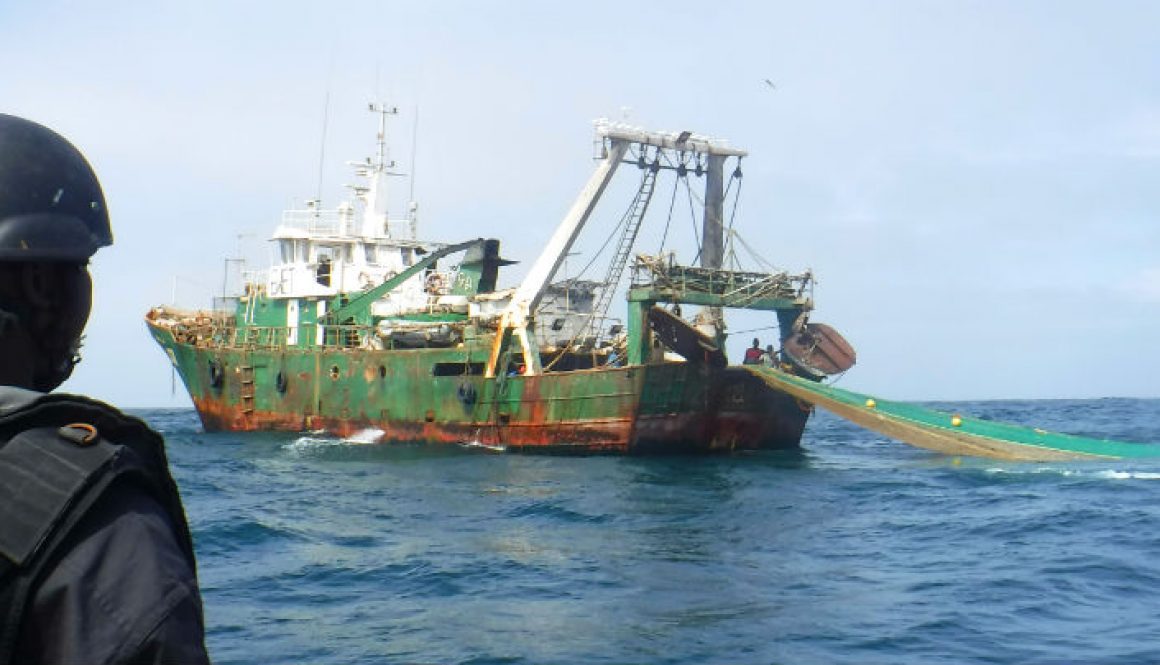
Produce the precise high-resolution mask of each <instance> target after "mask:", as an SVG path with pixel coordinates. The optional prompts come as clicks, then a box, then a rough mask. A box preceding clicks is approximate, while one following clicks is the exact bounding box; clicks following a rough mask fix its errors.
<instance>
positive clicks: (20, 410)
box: [0, 387, 196, 665]
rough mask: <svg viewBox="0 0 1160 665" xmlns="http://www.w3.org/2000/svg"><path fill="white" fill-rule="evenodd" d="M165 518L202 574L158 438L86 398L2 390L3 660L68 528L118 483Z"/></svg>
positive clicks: (0, 552)
mask: <svg viewBox="0 0 1160 665" xmlns="http://www.w3.org/2000/svg"><path fill="white" fill-rule="evenodd" d="M122 482H130V483H135V484H136V485H137V486H139V487H140V488H141V489H143V490H144V491H145V492H147V493H148V494H149V495H151V496H152V497H153V498H155V499H156V500H157V502H158V503H160V504H161V506H162V507H164V508H165V511H166V512H167V513H168V515H169V521H170V523H171V524H172V526H173V529H174V535H175V536H176V538H177V543H178V546H179V547H180V548H181V550H182V551H183V553H184V554H185V556H186V558H187V559H188V560H189V565H190V570H192V571H194V575H196V567H195V563H194V558H193V541H192V539H191V538H190V535H189V525H188V524H187V523H186V520H185V511H184V509H183V508H182V506H181V499H180V497H179V496H178V494H177V485H176V484H175V483H174V482H173V478H172V476H170V475H169V462H168V460H167V459H166V457H165V448H164V443H163V441H162V439H161V436H160V435H159V434H157V433H156V432H154V431H153V430H151V429H149V427H148V426H146V425H145V423H144V422H142V421H141V420H139V419H137V418H132V417H130V416H126V415H124V414H123V413H121V412H120V411H117V410H116V409H114V408H113V407H111V406H108V405H107V404H102V403H101V402H98V401H95V400H91V399H88V398H85V397H77V396H74V395H63V394H43V393H38V392H33V391H29V390H23V389H20V388H12V387H0V621H2V623H0V665H6V664H7V663H9V662H10V661H11V659H12V652H13V649H14V648H15V646H16V640H17V638H18V637H19V630H20V624H21V620H22V617H23V615H24V612H25V610H26V608H27V607H28V603H29V601H30V599H31V592H32V591H33V590H34V589H35V588H36V584H37V583H38V581H39V580H40V579H41V577H42V576H43V574H45V573H47V572H48V569H47V564H49V563H50V562H53V561H55V560H56V559H57V558H59V556H60V555H62V554H63V553H61V552H56V550H57V549H58V548H59V547H60V545H61V543H62V542H63V541H64V540H65V539H66V537H67V536H68V534H69V532H70V531H71V530H72V529H73V528H75V527H76V525H77V524H78V523H79V522H80V520H81V518H83V517H84V516H85V513H86V512H87V511H88V509H89V508H91V507H92V506H93V504H94V503H95V502H96V501H97V499H99V498H100V497H101V495H102V494H103V493H104V492H105V490H107V489H108V488H109V487H111V486H112V485H113V484H114V483H122Z"/></svg>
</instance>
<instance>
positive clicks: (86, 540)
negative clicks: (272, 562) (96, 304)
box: [0, 114, 209, 665]
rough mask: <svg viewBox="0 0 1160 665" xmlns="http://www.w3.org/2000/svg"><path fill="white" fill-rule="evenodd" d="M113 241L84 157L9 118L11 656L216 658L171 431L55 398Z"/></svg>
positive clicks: (4, 568)
mask: <svg viewBox="0 0 1160 665" xmlns="http://www.w3.org/2000/svg"><path fill="white" fill-rule="evenodd" d="M112 242H113V236H112V231H111V229H110V227H109V217H108V213H107V212H106V210H105V201H104V196H103V194H102V193H101V188H100V184H99V183H98V182H97V179H96V176H95V175H94V174H93V172H92V169H91V168H90V167H89V165H88V163H87V162H86V161H85V159H84V157H83V156H82V155H81V154H80V152H78V151H77V149H76V148H74V147H73V146H72V144H70V143H69V142H68V141H66V140H65V139H64V138H62V137H61V136H59V135H58V134H56V133H55V132H53V131H52V130H49V129H47V128H45V127H43V126H41V125H38V124H36V123H34V122H30V121H28V120H25V119H22V118H18V117H14V116H11V115H4V114H0V613H2V615H0V621H2V623H0V665H7V664H8V663H18V664H25V663H90V664H94V665H96V664H102V663H191V664H199V663H208V662H209V658H208V656H207V654H206V651H205V636H204V635H205V629H204V622H203V619H202V607H201V596H200V594H199V592H198V587H197V570H196V564H195V562H194V555H193V542H192V540H191V538H190V534H189V526H188V524H187V523H186V519H185V511H184V509H183V507H182V505H181V499H180V497H179V496H178V493H177V486H176V484H175V483H174V481H173V478H172V477H171V476H170V474H169V463H168V460H167V459H166V456H165V448H164V442H163V440H162V438H161V436H160V435H158V434H157V433H156V432H154V431H152V430H151V429H149V428H148V427H147V426H146V425H145V423H143V422H142V421H140V420H138V419H136V418H132V417H129V416H126V415H124V414H122V413H121V412H119V411H117V410H116V409H114V408H112V407H110V406H108V405H106V404H102V403H100V402H97V401H95V400H91V399H88V398H84V397H78V396H72V395H64V394H48V391H51V390H53V389H55V388H56V387H58V386H59V385H60V384H61V383H62V382H64V380H65V379H67V378H68V377H69V375H70V374H71V373H72V369H73V366H74V365H75V364H76V363H77V362H78V360H79V357H78V356H77V352H78V350H79V348H80V340H81V333H82V331H83V330H84V327H85V323H86V322H87V320H88V316H89V309H90V306H91V290H92V284H91V282H90V279H89V272H88V262H89V259H90V258H91V257H92V255H93V254H94V253H95V252H96V251H97V249H99V248H101V247H105V246H108V245H111V244H112Z"/></svg>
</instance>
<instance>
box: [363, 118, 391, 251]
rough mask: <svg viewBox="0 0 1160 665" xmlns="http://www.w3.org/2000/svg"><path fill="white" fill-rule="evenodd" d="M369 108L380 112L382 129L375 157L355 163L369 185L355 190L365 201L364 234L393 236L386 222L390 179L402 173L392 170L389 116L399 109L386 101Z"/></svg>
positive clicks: (378, 137)
mask: <svg viewBox="0 0 1160 665" xmlns="http://www.w3.org/2000/svg"><path fill="white" fill-rule="evenodd" d="M367 110H369V111H370V112H372V113H378V114H379V132H378V135H377V136H376V151H375V157H374V159H373V160H367V161H368V162H369V163H364V164H360V163H357V162H356V163H354V164H353V165H354V166H356V167H358V169H359V175H362V176H365V177H366V179H367V183H368V186H367V187H366V188H365V189H361V190H360V189H356V190H355V191H356V192H357V193H358V194H359V198H361V199H362V200H363V202H364V203H365V204H366V210H365V211H364V213H363V223H362V235H363V236H364V237H367V238H378V237H388V238H389V237H390V235H391V233H390V227H389V226H388V224H387V178H388V177H389V176H393V175H399V174H398V173H395V172H393V171H391V169H393V168H394V167H395V162H393V161H391V159H390V156H389V154H388V152H387V116H389V115H396V114H398V112H399V109H398V108H396V107H394V106H386V105H385V104H376V103H372V104H368V105H367Z"/></svg>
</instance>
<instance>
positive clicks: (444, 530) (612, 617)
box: [136, 399, 1160, 665]
mask: <svg viewBox="0 0 1160 665" xmlns="http://www.w3.org/2000/svg"><path fill="white" fill-rule="evenodd" d="M936 406H941V407H943V408H947V409H954V410H958V411H961V412H964V413H969V414H972V415H978V416H983V417H990V418H994V419H997V420H1007V421H1013V422H1019V423H1024V424H1031V425H1036V426H1040V427H1044V428H1046V429H1052V430H1056V431H1068V432H1073V433H1079V434H1086V435H1094V436H1099V437H1110V438H1122V439H1127V440H1135V441H1145V442H1156V443H1157V445H1160V400H1132V399H1102V400H1075V401H1071V400H1053V401H1003V402H995V401H989V402H972V403H956V404H943V405H936ZM136 413H137V415H139V416H142V417H144V418H145V419H147V420H148V421H149V422H150V423H152V424H153V425H154V426H155V427H157V428H158V429H160V430H161V431H163V432H164V433H165V435H166V437H167V439H168V445H169V454H170V460H171V463H172V465H173V467H174V471H175V475H176V477H177V479H178V482H179V484H180V486H181V489H182V492H183V496H184V498H185V503H186V509H187V511H188V513H189V517H190V521H191V526H192V528H193V532H194V538H195V541H196V545H197V554H198V558H199V565H200V577H201V585H202V593H203V596H204V601H205V612H206V621H207V631H208V636H207V640H208V644H209V648H210V651H211V655H212V657H213V658H214V660H215V662H216V663H219V664H222V665H225V664H229V663H247V664H259V663H271V664H274V663H277V664H279V665H281V664H285V663H424V664H426V663H430V664H434V663H473V664H483V663H512V664H515V663H519V664H524V663H527V664H533V663H534V664H555V663H561V664H564V663H568V664H571V663H585V664H588V663H616V664H627V663H648V664H652V663H674V664H676V663H681V664H690V665H692V664H697V665H700V664H705V663H791V664H814V663H858V664H860V665H864V664H868V663H883V664H891V665H899V664H905V663H915V664H923V665H929V664H931V663H955V664H961V663H1125V664H1131V665H1139V664H1141V663H1160V597H1158V594H1160V461H1148V462H1114V463H1106V462H1087V463H1067V464H1063V463H1050V464H1044V463H1011V462H996V461H991V460H979V459H971V458H955V457H948V456H943V455H937V454H934V453H930V452H926V451H922V450H918V449H914V448H910V447H908V446H905V445H903V444H900V443H895V442H892V441H890V440H888V439H885V438H882V437H880V436H878V435H876V434H872V433H869V432H866V431H864V430H861V429H859V428H857V427H856V426H853V425H849V424H847V423H845V422H844V421H841V420H839V419H837V418H835V417H833V416H829V415H827V414H825V413H818V414H816V415H815V416H814V418H813V419H811V421H810V423H809V425H808V427H807V430H806V435H805V438H804V440H803V442H802V449H801V450H800V451H792V452H779V453H759V454H737V455H730V456H719V457H667V458H621V457H579V458H569V457H535V456H517V455H509V454H498V453H495V452H492V451H488V450H481V449H478V448H476V449H472V448H466V447H465V448H459V447H451V448H446V447H430V446H419V445H416V446H401V447H387V446H380V445H374V444H371V443H368V441H371V440H373V438H374V434H375V433H374V432H367V433H365V434H364V435H362V436H356V437H353V438H352V439H348V440H342V439H334V438H328V437H325V436H319V435H306V434H297V433H294V434H257V435H252V434H247V435H239V434H206V433H204V432H202V431H201V428H200V425H199V423H198V421H197V417H196V415H195V414H194V412H193V411H191V410H142V411H137V412H136Z"/></svg>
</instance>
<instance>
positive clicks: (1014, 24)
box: [0, 0, 1160, 407]
mask: <svg viewBox="0 0 1160 665" xmlns="http://www.w3.org/2000/svg"><path fill="white" fill-rule="evenodd" d="M1157 25H1160V4H1157V3H1153V2H1122V1H1116V0H1112V1H1109V2H1100V3H1093V2H1067V1H1043V2H1029V1H1017V0H1016V1H1010V2H982V1H948V2H937V1H933V0H922V1H896V0H884V1H882V2H873V3H871V2H855V1H849V2H845V1H834V2H826V1H821V2H809V3H802V2H782V1H769V2H728V1H724V2H717V3H704V2H696V3H694V2H685V1H683V0H669V1H666V2H664V3H648V2H639V3H624V2H607V1H603V0H594V1H588V2H583V3H579V2H577V3H546V2H530V1H529V2H504V3H498V2H470V3H469V2H387V1H380V2H371V1H364V2H344V1H338V2H325V3H323V2H316V3H309V2H302V1H298V0H279V1H277V2H274V1H263V0H257V1H253V2H245V3H240V2H225V1H221V0H205V1H203V2H197V3H190V2H184V3H177V2H166V1H161V2H149V3H146V2H131V1H124V2H107V3H68V2H61V1H56V0H41V1H40V2H36V3H11V2H10V3H2V4H0V62H4V63H5V65H6V66H5V68H4V72H3V73H2V74H0V111H2V112H6V113H13V114H16V115H22V116H25V117H28V118H31V119H34V120H37V121H38V122H41V123H43V124H46V125H48V126H50V127H52V128H54V129H56V130H57V131H59V132H61V133H62V134H64V135H65V136H66V137H68V138H69V139H70V140H71V141H72V142H73V143H75V144H76V145H77V146H78V147H79V148H80V149H81V150H82V151H83V152H84V153H85V154H86V156H87V157H88V159H89V160H90V162H91V163H92V164H93V166H94V167H95V168H96V170H97V172H98V175H99V177H100V179H101V181H102V184H103V186H104V188H105V194H106V197H107V199H108V205H109V208H110V210H111V213H112V215H113V223H114V232H115V236H116V243H115V245H114V246H113V247H111V248H107V249H104V250H102V251H101V252H100V253H99V254H98V255H97V256H96V257H95V258H94V261H93V266H92V269H93V275H94V281H95V284H96V286H95V294H94V299H95V311H94V313H93V316H92V318H91V319H90V323H89V328H88V336H87V339H86V346H85V354H84V356H85V360H84V362H82V364H81V365H80V366H79V367H78V369H77V371H76V373H75V374H74V376H73V378H72V379H70V380H69V382H68V383H66V384H65V386H64V387H63V389H64V390H68V391H72V392H79V393H84V394H89V395H92V396H95V397H97V398H100V399H104V400H107V401H110V402H112V403H115V404H117V405H120V406H123V407H161V406H187V405H189V400H188V397H187V396H186V395H185V394H184V392H183V391H182V388H181V386H180V383H179V382H178V384H177V386H176V390H174V387H173V377H172V373H171V370H170V366H169V363H168V361H167V359H166V357H165V355H164V353H163V352H162V351H161V350H160V349H159V348H157V347H156V346H155V345H154V344H153V342H152V340H151V339H150V337H149V336H148V334H147V332H146V329H145V325H144V323H143V316H144V314H145V313H146V312H147V311H148V309H149V308H150V307H152V306H154V305H162V304H169V303H171V302H173V301H174V300H175V299H176V302H177V303H178V304H180V305H184V306H188V307H205V306H207V305H208V304H209V301H210V298H211V297H212V294H213V293H215V292H220V290H221V284H222V280H223V270H224V265H225V264H224V260H225V259H226V258H228V257H237V256H244V257H246V258H247V259H248V262H247V266H248V267H250V268H255V269H256V268H260V267H263V266H264V265H265V263H266V261H267V259H268V247H267V244H266V242H265V240H266V238H267V237H268V236H269V234H270V233H271V232H272V231H273V229H274V226H275V225H276V224H277V222H278V219H279V216H280V214H281V211H282V210H283V209H285V208H287V207H291V206H292V205H293V204H294V203H295V202H298V203H301V202H302V201H304V200H306V199H309V198H313V197H315V196H317V195H319V194H321V197H322V199H323V202H324V204H325V205H327V206H328V207H331V206H333V205H334V204H336V203H337V202H338V201H339V200H341V199H342V198H344V196H345V195H344V191H343V188H342V185H343V184H344V183H349V182H352V179H351V178H350V177H349V176H348V172H349V171H348V169H347V167H346V166H345V165H344V164H345V162H346V161H347V160H354V159H362V158H363V157H366V156H369V155H370V154H371V151H372V148H373V138H374V131H375V122H376V121H375V118H374V116H372V115H371V114H369V113H367V112H366V110H365V109H366V104H367V102H369V101H373V100H382V101H385V102H387V103H389V104H392V105H395V106H397V107H398V108H399V115H398V116H396V117H395V118H394V119H393V120H392V124H391V127H390V131H391V133H392V136H393V141H392V148H393V155H394V156H395V158H396V159H397V161H398V162H399V166H400V169H401V170H404V171H407V172H413V176H414V182H413V183H411V182H409V181H406V180H402V179H400V180H399V181H398V182H397V183H396V186H395V187H394V189H393V191H392V204H391V208H392V212H394V213H395V214H396V215H398V216H401V215H402V214H403V212H404V206H405V202H406V200H407V198H408V195H409V190H410V187H412V186H413V188H414V194H415V198H416V200H417V201H418V202H419V206H420V208H419V210H420V234H421V236H423V237H424V238H427V239H432V240H444V241H448V242H453V241H460V240H463V239H467V238H472V237H477V236H479V235H481V234H483V235H488V236H493V237H497V238H500V239H501V240H502V241H503V253H504V254H505V255H506V256H507V257H508V258H512V259H516V260H519V261H521V264H520V265H518V266H515V267H514V268H513V269H511V270H510V271H509V272H507V273H506V275H507V278H506V280H505V283H507V284H509V285H514V284H515V283H516V281H517V280H518V279H519V277H520V276H521V274H522V272H521V271H522V270H526V268H527V266H528V265H530V264H531V263H532V261H533V260H534V259H535V257H536V255H537V253H538V251H539V249H540V248H542V247H543V244H544V243H545V242H546V240H547V239H548V237H549V236H550V235H551V233H552V231H553V229H554V228H555V226H556V224H557V223H558V222H559V220H560V219H561V218H562V217H563V215H564V213H565V212H566V211H567V209H568V207H569V206H570V205H571V202H572V200H573V199H574V197H575V196H576V194H577V193H578V192H579V190H580V187H581V186H582V184H583V183H584V181H585V180H586V178H587V177H588V174H589V173H590V172H591V169H592V168H593V165H594V162H593V161H592V154H593V144H592V140H593V138H592V137H593V133H592V121H593V120H594V119H596V118H599V117H610V118H615V119H624V120H626V121H627V122H631V123H634V124H637V125H641V126H645V127H648V128H651V129H663V130H674V131H679V130H686V129H688V130H692V131H695V132H698V133H702V134H708V135H712V136H715V137H723V138H726V139H728V140H729V142H730V144H731V145H734V146H737V147H742V148H745V149H746V150H748V151H749V157H747V158H746V159H745V160H744V161H743V163H742V168H743V173H744V176H743V179H742V181H741V183H742V184H741V187H740V190H741V196H740V199H739V201H738V202H737V203H736V206H735V209H736V218H735V219H736V222H735V228H736V229H737V230H738V232H739V233H740V235H741V236H742V237H743V238H744V239H745V241H746V242H747V243H748V244H749V245H751V246H752V247H754V248H755V249H756V250H757V251H758V252H759V253H760V254H761V255H762V256H763V257H764V258H765V259H767V260H768V261H770V262H771V263H773V264H775V265H777V266H780V267H783V268H785V269H788V270H790V271H794V272H800V271H803V270H805V269H810V270H812V271H813V272H814V274H815V275H816V276H817V290H816V293H815V300H816V304H817V309H816V312H815V314H814V315H813V320H815V321H824V322H826V323H829V324H830V325H832V326H834V327H835V328H837V329H838V330H840V331H841V332H842V333H843V334H844V335H845V336H846V338H847V339H848V340H849V341H850V342H851V343H852V344H853V345H854V346H855V348H856V349H857V351H858V364H857V366H856V367H855V368H853V369H852V370H850V371H849V372H848V373H847V374H846V375H845V376H843V377H842V378H841V382H840V384H839V385H842V386H843V387H846V388H851V389H856V390H860V391H865V392H871V393H874V394H877V395H881V396H884V397H893V398H897V399H907V400H965V399H1015V398H1091V397H1107V396H1128V397H1160V354H1157V353H1155V348H1156V341H1157V340H1158V339H1160V188H1158V187H1157V181H1158V178H1157V176H1160V58H1158V57H1157V53H1160V37H1157V31H1156V29H1155V28H1156V26H1157ZM767 80H768V82H767ZM771 84H772V85H771ZM412 148H414V149H412ZM635 178H636V176H634V175H632V174H631V170H630V169H625V170H624V172H622V173H621V174H619V179H618V181H617V183H618V185H617V186H616V187H613V188H611V189H610V196H606V197H605V201H606V203H604V204H602V206H601V207H600V208H598V210H597V213H596V214H595V216H594V218H593V221H592V222H591V226H592V229H593V232H594V238H595V240H594V241H587V243H588V244H585V243H584V242H582V243H581V244H580V245H579V246H578V248H577V251H580V252H582V254H581V255H579V256H577V257H573V258H570V260H569V263H570V265H573V266H574V265H576V264H579V263H581V262H585V261H586V259H587V258H588V257H589V256H590V255H591V252H593V251H594V250H595V248H596V247H597V246H598V245H599V243H600V242H601V241H602V240H603V236H602V235H601V234H602V233H603V234H604V235H607V232H608V229H611V228H612V225H613V224H615V222H616V220H618V219H619V216H620V215H621V214H622V213H623V211H624V209H625V207H626V206H627V204H628V202H629V199H630V197H631V188H632V185H634V184H635V183H634V181H635ZM623 179H627V181H628V185H627V189H626V188H625V186H624V185H621V184H620V182H621V180H623ZM672 188H673V185H672V184H671V183H669V184H661V185H659V186H658V194H657V196H658V198H657V199H654V204H653V206H652V209H651V211H650V216H649V218H648V220H647V221H646V224H645V227H644V230H643V231H642V239H643V244H644V246H645V249H654V247H653V246H654V245H657V243H658V238H659V234H660V233H661V229H662V228H663V225H664V223H665V221H666V220H668V219H669V217H667V212H668V201H669V198H670V197H671V195H672ZM733 193H736V190H733ZM612 195H618V196H612ZM682 196H684V194H682ZM731 196H732V195H731ZM677 200H678V205H676V206H674V211H675V212H674V214H673V216H672V218H671V221H672V228H673V229H679V230H680V232H679V233H678V232H677V231H674V232H673V236H674V237H673V240H672V242H671V245H672V248H673V249H680V248H682V247H683V248H685V249H687V248H688V247H689V246H690V243H691V242H692V241H691V236H692V231H691V225H692V221H693V220H692V218H691V217H690V215H689V212H688V202H687V198H678V199H677ZM733 210H734V203H733V201H732V199H731V200H730V201H729V204H728V209H727V213H728V214H730V215H732V214H733ZM682 215H683V216H682ZM602 229H603V231H602ZM677 236H680V237H679V238H678V237H677ZM586 238H587V236H586ZM685 259H686V260H689V261H691V256H689V255H685ZM770 323H771V321H770V320H769V317H768V316H765V317H758V316H756V315H753V314H747V315H745V316H742V317H740V318H739V319H736V320H733V321H732V322H731V331H732V332H733V338H732V340H731V346H730V350H731V352H732V354H733V355H734V356H738V355H739V352H740V349H741V348H743V346H744V345H745V344H746V343H747V342H748V341H749V340H750V339H751V337H752V335H753V334H756V335H759V336H760V335H767V336H769V337H770V339H769V340H766V339H764V338H763V342H762V343H763V344H764V343H765V342H766V341H772V333H770V332H769V331H759V332H756V333H752V334H751V333H750V332H749V331H750V330H752V329H753V328H761V327H764V326H768V325H769V324H770Z"/></svg>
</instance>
